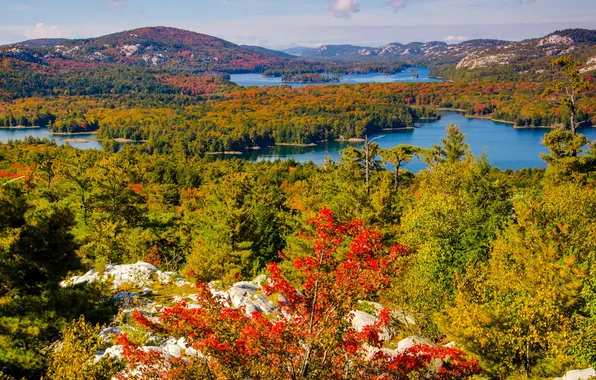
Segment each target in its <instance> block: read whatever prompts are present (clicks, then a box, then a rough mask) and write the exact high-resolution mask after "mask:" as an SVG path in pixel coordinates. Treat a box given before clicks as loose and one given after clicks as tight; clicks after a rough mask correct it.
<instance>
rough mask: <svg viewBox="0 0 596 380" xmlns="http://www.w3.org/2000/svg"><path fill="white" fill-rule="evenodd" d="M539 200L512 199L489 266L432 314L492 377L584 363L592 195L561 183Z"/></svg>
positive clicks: (595, 238)
mask: <svg viewBox="0 0 596 380" xmlns="http://www.w3.org/2000/svg"><path fill="white" fill-rule="evenodd" d="M541 198H542V199H535V198H534V197H532V196H530V195H529V194H519V195H518V196H517V197H516V200H515V210H514V212H515V215H516V220H515V221H512V222H510V223H509V224H508V226H507V227H506V228H505V230H504V231H503V232H502V233H501V234H500V235H499V236H498V237H497V238H496V239H495V240H494V242H493V244H492V249H491V252H490V260H489V261H488V262H486V263H484V264H481V265H476V266H475V267H474V268H470V271H469V273H468V274H467V275H465V276H462V278H461V279H460V280H461V281H460V282H459V286H458V290H457V294H456V297H455V300H454V302H453V304H452V305H451V307H450V308H448V309H447V311H446V313H444V314H443V317H441V316H439V318H440V319H441V320H442V327H443V331H445V332H446V333H447V335H448V336H449V337H450V338H452V339H456V340H457V342H458V343H461V344H462V345H463V347H465V349H466V350H467V351H469V352H471V353H473V354H475V355H477V356H478V357H479V358H480V359H481V362H482V365H483V368H484V369H485V370H486V371H487V373H488V375H489V376H491V377H493V378H505V377H507V376H508V375H514V374H521V375H523V376H531V377H541V378H544V377H553V376H555V375H559V374H560V373H562V372H565V369H566V368H567V369H568V368H570V367H572V368H573V367H577V366H582V365H585V364H584V362H583V359H584V357H585V356H588V357H590V355H585V354H586V353H587V352H588V351H589V349H590V347H591V346H590V344H591V343H587V342H589V341H590V339H592V338H593V337H594V333H593V332H592V330H593V327H592V328H590V327H588V326H589V325H590V323H589V322H591V323H593V320H594V319H593V315H594V314H592V320H591V321H590V320H589V319H587V318H586V317H587V316H589V315H590V313H593V312H594V311H593V309H590V306H587V305H590V304H592V305H593V302H594V293H593V289H594V281H593V279H592V273H591V271H593V270H592V269H591V267H593V265H592V262H593V258H594V255H595V253H596V235H595V234H594V232H595V231H596V212H595V210H596V207H595V205H596V193H595V192H594V191H593V190H591V189H589V188H587V187H585V186H582V187H580V186H578V185H573V184H566V185H563V186H557V187H552V188H546V189H545V191H544V194H542V196H541ZM586 309H587V310H586ZM586 343H587V344H588V345H587V346H586V347H581V345H582V344H586ZM592 347H593V346H592ZM577 348H580V350H577ZM585 348H588V350H585ZM578 351H579V352H581V354H579V355H578V354H577V352H578ZM576 355H577V356H576ZM584 355H585V356H584ZM574 356H575V357H574ZM593 361H594V355H591V357H590V361H589V362H591V363H593Z"/></svg>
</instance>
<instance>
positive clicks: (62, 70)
mask: <svg viewBox="0 0 596 380" xmlns="http://www.w3.org/2000/svg"><path fill="white" fill-rule="evenodd" d="M227 78H228V77H227V76H226V75H225V74H216V75H215V74H209V73H206V74H203V75H200V76H198V75H191V74H184V73H176V72H173V73H169V74H168V73H164V71H163V70H157V69H151V68H142V67H135V66H114V65H98V64H93V63H80V62H70V63H69V65H68V66H61V65H58V66H50V65H39V64H32V63H29V62H22V61H18V60H14V59H10V58H5V59H4V60H2V62H1V66H0V100H10V99H19V98H27V97H38V96H99V95H112V96H113V95H124V94H137V95H138V96H146V95H149V94H177V93H180V92H183V93H186V94H188V95H193V96H194V95H205V94H211V93H215V92H218V91H219V89H220V87H225V86H229V85H230V83H229V82H227ZM212 83H213V84H212Z"/></svg>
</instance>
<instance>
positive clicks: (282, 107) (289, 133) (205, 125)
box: [0, 75, 596, 155]
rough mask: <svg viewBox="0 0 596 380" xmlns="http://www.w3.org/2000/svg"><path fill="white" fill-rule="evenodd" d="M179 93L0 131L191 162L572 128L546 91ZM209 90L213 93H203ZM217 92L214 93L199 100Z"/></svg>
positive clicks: (85, 108)
mask: <svg viewBox="0 0 596 380" xmlns="http://www.w3.org/2000/svg"><path fill="white" fill-rule="evenodd" d="M162 80H163V81H167V82H169V83H175V84H176V86H177V87H179V88H180V90H179V91H180V92H182V94H180V93H177V94H176V95H172V94H161V95H160V94H153V95H150V94H148V95H146V96H140V95H139V94H127V95H120V96H113V97H108V96H94V97H52V98H32V99H25V100H18V101H13V102H6V103H0V126H7V127H10V126H19V125H22V126H30V125H48V126H50V127H51V128H53V129H55V130H56V131H60V132H84V131H92V130H98V131H99V136H100V137H101V138H104V139H114V138H127V139H133V140H139V141H140V140H144V141H148V144H147V149H148V150H149V151H158V152H169V151H171V150H172V149H173V147H174V146H177V147H178V148H177V149H182V150H183V151H185V152H186V153H187V154H190V155H194V154H203V153H205V152H222V151H237V150H244V149H247V148H250V147H253V146H267V145H272V144H275V143H294V144H308V143H314V142H318V141H321V140H328V139H338V138H346V139H348V138H351V137H363V136H364V135H365V134H366V133H368V134H372V133H375V132H378V131H379V130H381V129H384V128H403V127H411V126H413V125H414V123H415V122H416V121H418V120H419V119H421V118H435V117H437V116H438V111H437V110H438V109H440V108H448V109H461V110H463V111H464V112H465V113H466V114H468V115H471V116H482V117H491V118H494V119H498V120H504V121H509V122H512V123H515V125H517V126H521V127H526V126H529V127H532V126H557V125H567V124H568V123H569V117H568V115H567V113H566V111H565V109H564V108H563V107H562V106H560V105H558V106H557V105H553V103H552V101H551V99H550V98H548V97H545V96H543V93H544V90H545V88H547V86H548V84H539V83H511V82H499V83H478V82H476V83H432V84H431V83H427V84H422V83H417V84H405V83H389V84H359V85H345V86H328V87H321V86H317V87H305V88H300V89H291V88H289V87H283V86H282V87H271V88H258V89H256V88H249V89H239V88H237V87H234V86H231V85H229V84H227V83H226V82H225V78H219V79H218V78H217V77H212V78H211V79H209V78H205V79H197V77H193V76H185V75H181V76H176V77H163V78H162ZM203 85H207V87H202V86H203ZM209 86H212V87H211V88H212V89H213V92H214V93H213V94H211V95H206V96H192V95H185V94H184V93H187V94H188V93H191V94H192V93H193V91H195V90H194V89H197V88H203V89H205V88H209ZM594 95H595V94H594V90H592V91H591V92H587V93H585V94H582V101H581V105H580V108H579V109H578V114H577V119H578V120H579V121H581V122H585V123H584V125H586V126H589V125H591V123H592V118H593V117H594V116H595V115H596V96H594Z"/></svg>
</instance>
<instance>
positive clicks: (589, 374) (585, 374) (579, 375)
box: [555, 368, 596, 380]
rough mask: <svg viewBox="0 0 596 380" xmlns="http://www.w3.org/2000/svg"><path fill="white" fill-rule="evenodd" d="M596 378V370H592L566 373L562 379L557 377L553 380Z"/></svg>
mask: <svg viewBox="0 0 596 380" xmlns="http://www.w3.org/2000/svg"><path fill="white" fill-rule="evenodd" d="M595 377H596V370H594V368H588V369H582V370H575V371H569V372H567V373H566V374H565V375H564V376H563V377H558V378H556V379H555V380H587V379H592V378H595Z"/></svg>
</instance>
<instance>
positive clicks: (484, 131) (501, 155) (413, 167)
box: [236, 111, 596, 172]
mask: <svg viewBox="0 0 596 380" xmlns="http://www.w3.org/2000/svg"><path fill="white" fill-rule="evenodd" d="M441 114H442V117H441V119H440V120H432V121H425V122H420V123H418V124H417V125H416V127H417V128H414V129H406V130H399V131H386V132H383V133H381V134H378V135H373V136H369V137H370V138H375V137H379V136H382V137H380V138H378V139H377V140H375V142H376V143H378V144H379V146H380V147H381V148H385V149H387V148H391V147H393V146H396V145H399V144H410V145H415V146H421V147H425V148H430V147H432V145H433V144H440V143H441V137H443V136H445V135H446V132H445V128H446V126H447V125H449V124H451V123H454V124H457V125H459V126H460V127H461V129H462V131H463V132H464V133H465V134H466V135H467V137H466V142H467V143H468V144H469V145H470V148H471V150H472V151H473V153H474V154H475V155H476V156H479V155H480V154H482V153H486V154H487V155H488V160H489V162H490V163H491V164H492V165H493V166H496V167H498V168H500V169H514V170H516V169H523V168H534V167H537V168H543V167H545V166H546V164H545V163H544V161H542V160H541V159H540V153H547V152H548V150H547V149H546V148H545V147H544V146H543V145H542V144H541V141H542V139H543V138H544V135H545V134H546V133H548V132H549V131H550V130H548V129H515V128H513V126H512V125H511V124H507V123H498V122H494V121H491V120H488V119H472V118H467V117H465V116H464V115H463V114H461V113H458V112H452V111H444V112H442V113H441ZM580 132H581V133H583V134H585V135H586V136H587V137H588V138H589V139H590V140H595V139H596V128H583V129H581V130H580ZM349 145H352V146H354V147H356V148H361V147H362V145H363V144H362V143H347V142H337V141H329V142H326V143H321V144H318V145H316V146H310V147H294V146H276V147H270V148H263V149H261V150H258V151H250V152H245V153H244V154H242V155H241V156H240V155H239V156H236V157H242V158H244V159H246V160H248V161H262V160H276V159H282V160H285V159H290V158H291V159H294V160H296V161H298V162H303V163H304V162H309V161H313V162H314V163H316V164H319V165H320V164H322V163H323V161H324V159H325V157H327V156H329V157H331V158H332V159H334V160H338V159H339V157H340V154H339V152H340V151H341V150H342V149H345V148H346V147H348V146H349ZM425 167H426V165H425V164H424V163H422V162H419V161H414V162H412V163H410V164H409V165H407V166H406V167H405V168H406V169H408V170H410V171H413V172H418V171H420V170H421V169H423V168H425Z"/></svg>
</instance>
